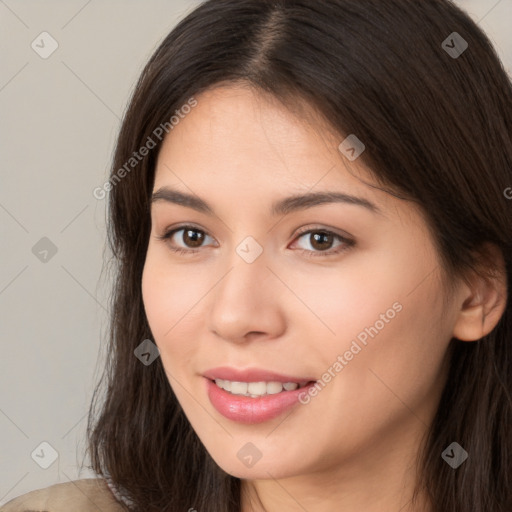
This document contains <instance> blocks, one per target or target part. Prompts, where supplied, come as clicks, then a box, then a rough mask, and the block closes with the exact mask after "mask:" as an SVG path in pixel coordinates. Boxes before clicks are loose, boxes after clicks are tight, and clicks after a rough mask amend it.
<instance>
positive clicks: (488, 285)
mask: <svg viewBox="0 0 512 512" xmlns="http://www.w3.org/2000/svg"><path fill="white" fill-rule="evenodd" d="M484 250H485V254H486V265H482V267H483V270H484V272H487V273H486V274H484V275H478V274H476V273H474V272H473V273H472V275H471V276H470V277H469V278H468V279H467V280H466V282H465V284H464V285H463V286H462V292H461V306H460V310H459V312H458V315H457V319H456V322H455V325H454V328H453V337H454V338H457V339H459V340H461V341H477V340H479V339H480V338H482V337H483V336H486V335H487V334H489V333H490V332H491V331H492V330H493V329H494V328H495V327H496V325H497V324H498V322H499V320H500V318H501V317H502V315H503V312H504V311H505V307H506V304H507V274H506V267H505V261H504V259H503V254H502V252H501V250H500V249H499V248H498V247H497V246H495V245H493V244H486V245H485V249H484Z"/></svg>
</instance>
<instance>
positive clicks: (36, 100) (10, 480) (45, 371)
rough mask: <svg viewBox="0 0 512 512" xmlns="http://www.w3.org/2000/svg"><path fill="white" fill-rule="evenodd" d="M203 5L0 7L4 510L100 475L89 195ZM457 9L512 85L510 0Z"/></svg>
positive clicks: (97, 254) (97, 310) (0, 481)
mask: <svg viewBox="0 0 512 512" xmlns="http://www.w3.org/2000/svg"><path fill="white" fill-rule="evenodd" d="M198 3H199V2H198V1H197V0H194V1H193V0H167V1H166V0H149V1H142V0H140V1H134V0H129V1H128V0H125V1H121V0H102V1H99V0H89V1H87V0H73V1H60V2H59V1H55V0H52V1H45V2H41V1H40V0H39V1H35V0H31V1H23V0H5V1H3V0H2V1H0V28H1V30H0V41H1V45H2V46H1V50H0V51H1V55H2V59H1V72H0V73H1V74H0V115H1V122H0V127H1V128H0V129H1V133H0V141H1V146H0V147H1V163H2V167H1V171H0V172H1V186H0V223H1V224H0V225H1V232H0V236H1V247H2V251H1V255H2V260H1V262H2V264H1V268H0V311H1V321H0V335H1V347H2V353H1V358H0V505H2V504H4V503H5V502H7V501H9V500H10V499H12V498H14V497H15V496H18V495H20V494H23V493H25V492H28V491H30V490H33V489H37V488H41V487H45V486H48V485H52V484H55V483H59V482H67V481H69V480H73V479H76V478H88V477H93V476H94V475H93V474H92V473H89V472H87V471H82V472H79V465H80V462H81V460H82V456H83V450H84V448H85V427H86V415H87V410H88V406H89V402H90V399H91V396H92V391H93V388H94V384H95V383H96V382H97V379H98V377H99V374H100V370H101V360H99V361H98V356H99V354H100V343H101V341H102V340H103V341H104V340H105V338H106V333H107V321H108V312H107V297H108V291H109V286H110V283H109V282H108V280H106V279H105V276H104V275H102V274H101V270H102V265H103V258H104V246H105V242H106V238H105V236H106V235H105V204H106V203H105V200H99V199H96V198H95V197H94V196H93V190H94V189H95V188H96V187H101V186H102V185H103V184H104V183H105V182H106V180H107V179H108V172H109V166H110V162H111V156H112V151H113V145H114V143H115V138H116V135H117V132H118V129H119V126H120V118H121V116H122V113H123V111H124V109H125V107H126V103H127V101H128V98H129V95H130V93H131V91H132V88H133V86H134V83H135V81H136V79H137V78H138V75H139V73H140V72H141V70H142V67H143V65H144V64H145V62H146V61H147V59H148V58H149V56H150V55H151V54H152V52H153V51H154V50H155V49H156V47H157V46H158V44H159V42H160V41H161V40H162V39H163V38H164V37H165V36H166V35H167V34H168V32H169V31H170V30H171V29H172V28H173V26H174V25H175V24H176V22H177V21H178V20H180V19H181V18H183V17H184V15H185V14H186V13H187V12H189V11H191V10H192V9H193V8H194V7H195V6H196V5H198ZM457 3H458V4H459V5H460V6H461V7H463V8H464V9H465V10H467V11H468V12H469V14H470V15H471V16H472V18H473V19H474V20H475V21H477V22H478V23H479V25H480V26H481V28H482V29H483V30H484V31H485V32H486V33H487V34H488V35H489V36H490V37H491V40H492V41H493V42H494V44H495V46H496V49H497V51H498V53H499V54H500V56H501V58H502V60H503V61H504V63H505V67H506V68H507V70H509V74H510V70H511V69H512V35H511V31H510V28H509V25H510V22H509V21H508V20H511V19H512V0H501V1H497V0H469V1H464V0H460V1H459V2H457ZM454 30H455V29H454ZM43 31H46V32H48V33H49V34H50V35H51V36H52V37H53V38H54V39H55V40H56V41H57V43H58V48H57V50H56V51H55V52H54V53H52V54H51V55H50V56H49V57H48V58H46V59H43V58H42V57H41V56H40V55H39V54H38V53H36V51H34V49H33V48H32V47H31V44H32V42H33V41H35V43H34V44H35V45H38V46H36V48H38V51H39V52H42V53H43V55H44V52H48V51H49V50H50V49H51V41H50V39H49V38H48V36H42V37H39V35H40V34H41V32H43ZM461 35H463V34H461ZM447 36H448V34H447ZM41 38H43V39H44V40H43V42H41ZM439 44H441V41H439ZM42 239H43V240H42ZM34 247H35V248H34ZM55 250H56V252H55ZM45 251H48V252H45ZM53 252H55V254H53ZM34 253H35V254H34ZM107 254H108V253H107ZM45 259H46V261H44V260H45ZM41 260H43V261H41ZM42 442H47V443H49V444H50V445H51V446H52V447H53V448H54V449H55V450H56V452H57V453H58V457H57V459H56V460H55V462H53V464H52V465H50V466H49V467H48V468H47V469H43V468H42V467H41V466H40V465H39V464H38V463H36V461H35V460H37V461H39V462H40V464H42V465H44V463H45V461H46V462H50V461H51V456H52V453H51V450H50V449H48V448H47V447H46V446H45V445H43V446H42V447H41V446H40V444H41V443H42ZM34 450H35V453H34ZM31 454H34V455H33V457H34V458H32V456H31ZM34 459H35V460H34Z"/></svg>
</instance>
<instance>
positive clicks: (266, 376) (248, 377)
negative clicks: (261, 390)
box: [203, 366, 316, 385]
mask: <svg viewBox="0 0 512 512" xmlns="http://www.w3.org/2000/svg"><path fill="white" fill-rule="evenodd" d="M203 376H204V377H206V378H207V379H210V380H215V379H222V380H229V381H231V382H283V383H284V382H296V383H298V384H301V385H304V384H307V383H309V382H312V381H315V380H316V379H314V378H310V377H304V376H296V375H295V376H294V375H284V374H281V373H276V372H272V371H269V370H264V369H260V368H246V369H243V370H242V369H238V368H231V367H229V366H220V367H217V368H211V369H210V370H207V371H206V372H204V373H203Z"/></svg>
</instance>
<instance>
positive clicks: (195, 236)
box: [183, 229, 204, 247]
mask: <svg viewBox="0 0 512 512" xmlns="http://www.w3.org/2000/svg"><path fill="white" fill-rule="evenodd" d="M191 233H192V235H191ZM183 239H184V241H185V243H186V244H187V245H188V246H190V247H200V246H201V242H202V241H203V239H204V234H203V233H201V232H200V231H197V230H195V229H186V230H185V231H184V233H183ZM186 239H188V240H192V243H189V242H188V241H187V240H186Z"/></svg>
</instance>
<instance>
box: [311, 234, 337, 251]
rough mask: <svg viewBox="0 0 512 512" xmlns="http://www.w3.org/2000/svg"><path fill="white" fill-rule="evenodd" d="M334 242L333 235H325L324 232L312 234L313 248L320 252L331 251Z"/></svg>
mask: <svg viewBox="0 0 512 512" xmlns="http://www.w3.org/2000/svg"><path fill="white" fill-rule="evenodd" d="M333 241H334V236H333V234H332V233H325V232H323V231H319V232H316V233H310V243H311V246H312V247H314V248H315V249H318V250H319V251H325V250H327V249H330V248H331V246H332V244H333Z"/></svg>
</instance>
